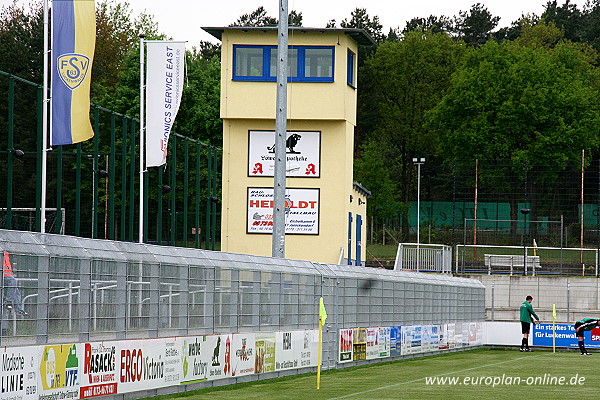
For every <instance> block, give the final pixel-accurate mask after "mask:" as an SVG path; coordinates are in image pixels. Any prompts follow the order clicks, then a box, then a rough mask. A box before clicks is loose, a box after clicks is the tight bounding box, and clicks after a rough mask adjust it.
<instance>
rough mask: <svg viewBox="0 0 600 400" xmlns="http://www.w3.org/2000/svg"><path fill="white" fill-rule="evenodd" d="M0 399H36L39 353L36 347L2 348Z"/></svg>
mask: <svg viewBox="0 0 600 400" xmlns="http://www.w3.org/2000/svg"><path fill="white" fill-rule="evenodd" d="M1 353H2V366H1V367H0V378H1V379H2V386H1V389H2V390H1V391H0V400H37V398H38V376H39V372H40V371H39V370H38V368H39V367H38V366H39V353H38V348H37V347H12V348H6V347H4V348H2V350H1Z"/></svg>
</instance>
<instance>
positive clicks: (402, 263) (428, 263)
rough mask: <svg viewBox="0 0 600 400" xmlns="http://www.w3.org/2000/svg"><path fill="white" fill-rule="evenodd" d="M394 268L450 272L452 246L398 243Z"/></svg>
mask: <svg viewBox="0 0 600 400" xmlns="http://www.w3.org/2000/svg"><path fill="white" fill-rule="evenodd" d="M394 269H395V270H401V269H406V270H411V271H417V272H418V271H422V272H438V273H450V272H452V247H451V246H446V245H442V244H424V243H423V244H421V243H400V244H399V245H398V251H397V252H396V260H395V262H394Z"/></svg>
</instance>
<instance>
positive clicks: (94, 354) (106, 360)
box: [79, 342, 117, 399]
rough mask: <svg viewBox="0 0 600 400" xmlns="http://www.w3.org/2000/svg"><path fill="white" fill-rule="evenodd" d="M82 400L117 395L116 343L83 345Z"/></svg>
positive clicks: (80, 395)
mask: <svg viewBox="0 0 600 400" xmlns="http://www.w3.org/2000/svg"><path fill="white" fill-rule="evenodd" d="M82 364H83V373H82V374H81V380H80V382H79V383H80V385H81V387H80V394H79V397H80V398H82V399H85V398H89V397H96V396H103V395H107V394H117V342H106V343H103V342H99V343H84V344H83V362H82Z"/></svg>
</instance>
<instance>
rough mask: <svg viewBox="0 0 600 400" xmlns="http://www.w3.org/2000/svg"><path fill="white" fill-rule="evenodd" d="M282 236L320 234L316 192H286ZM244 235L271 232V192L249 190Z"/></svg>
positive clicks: (317, 192) (293, 190) (305, 190)
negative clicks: (283, 231) (283, 234)
mask: <svg viewBox="0 0 600 400" xmlns="http://www.w3.org/2000/svg"><path fill="white" fill-rule="evenodd" d="M286 206H287V207H289V212H288V213H287V214H286V219H285V233H286V235H289V234H297V235H318V234H319V189H293V188H288V189H286ZM247 207H248V218H247V231H246V232H247V233H268V234H271V233H272V232H273V188H248V203H247Z"/></svg>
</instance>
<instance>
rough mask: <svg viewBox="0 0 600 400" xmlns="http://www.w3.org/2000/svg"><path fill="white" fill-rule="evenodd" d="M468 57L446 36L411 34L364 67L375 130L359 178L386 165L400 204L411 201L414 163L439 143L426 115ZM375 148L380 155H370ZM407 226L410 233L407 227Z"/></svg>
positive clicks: (364, 89)
mask: <svg viewBox="0 0 600 400" xmlns="http://www.w3.org/2000/svg"><path fill="white" fill-rule="evenodd" d="M464 52H465V46H464V44H461V43H460V42H456V41H454V40H453V39H452V38H451V37H450V36H449V35H447V34H445V33H432V32H408V33H407V34H406V35H405V36H404V38H403V39H402V40H400V41H398V42H384V43H383V44H381V45H380V46H379V47H378V48H377V50H376V52H375V53H374V54H373V56H372V57H371V58H370V59H369V60H368V61H367V63H366V65H365V75H368V76H369V77H370V79H369V80H367V81H366V82H365V83H363V87H362V92H363V93H364V96H365V99H364V100H365V103H364V104H366V105H367V107H368V110H369V111H370V115H369V121H370V123H371V124H372V125H373V130H372V131H371V132H370V135H368V136H367V137H363V145H362V149H363V150H365V151H367V152H366V153H362V152H361V159H362V162H358V163H357V168H356V173H357V176H361V175H363V174H366V172H365V171H362V169H361V168H362V166H368V165H370V164H372V165H377V163H378V160H377V159H383V160H385V168H383V169H382V171H381V173H383V174H386V175H387V177H388V179H389V180H392V181H394V182H397V187H396V188H393V189H392V190H393V191H394V197H395V199H396V200H397V201H401V202H404V203H407V202H408V201H409V193H410V184H411V177H413V176H414V167H413V166H412V163H411V161H410V158H411V157H413V156H416V155H422V156H424V155H429V154H433V152H434V150H435V148H434V147H433V146H434V144H435V143H436V141H437V140H436V138H435V137H434V136H433V135H432V131H431V129H427V128H426V127H425V125H424V122H425V115H426V113H427V111H428V110H430V109H432V108H433V107H435V106H436V105H437V104H438V102H439V101H440V100H441V98H442V96H443V94H444V93H445V92H446V91H447V90H448V88H449V86H450V76H451V75H452V73H453V72H454V71H455V70H456V69H457V68H458V66H459V65H460V63H461V60H462V57H463V54H464ZM365 111H366V110H363V112H365ZM375 144H376V145H375ZM373 146H376V147H377V148H378V149H379V153H377V152H374V151H371V149H372V148H373ZM369 157H372V158H371V159H369ZM364 183H365V184H367V185H368V182H366V181H365V182H364ZM377 190H387V189H384V188H378V189H377ZM374 192H375V191H374ZM404 217H405V222H406V215H405V216H404ZM403 226H404V227H405V229H408V224H407V223H404V224H403Z"/></svg>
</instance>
